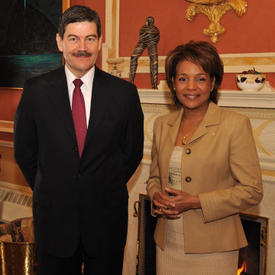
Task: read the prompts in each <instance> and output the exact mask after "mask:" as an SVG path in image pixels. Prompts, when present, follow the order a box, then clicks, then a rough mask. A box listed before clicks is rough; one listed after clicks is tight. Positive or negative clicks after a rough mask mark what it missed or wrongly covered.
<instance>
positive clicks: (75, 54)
mask: <svg viewBox="0 0 275 275" xmlns="http://www.w3.org/2000/svg"><path fill="white" fill-rule="evenodd" d="M91 55H92V54H91V53H89V52H87V51H78V52H76V53H73V56H76V57H80V56H84V57H89V56H91Z"/></svg>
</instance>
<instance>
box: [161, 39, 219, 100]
mask: <svg viewBox="0 0 275 275" xmlns="http://www.w3.org/2000/svg"><path fill="white" fill-rule="evenodd" d="M185 60H187V61H190V62H192V63H194V64H197V65H200V66H201V67H202V69H203V70H204V71H205V72H206V73H208V74H209V76H210V80H213V79H214V81H215V85H214V88H213V90H212V91H211V94H210V100H211V101H213V102H214V103H217V95H218V89H219V87H220V85H221V82H222V78H223V62H222V60H221V58H220V57H219V54H218V52H217V50H216V48H215V47H214V46H213V45H211V44H210V43H208V42H206V41H197V42H196V41H190V42H188V43H187V44H184V45H179V46H177V47H176V48H175V49H174V50H172V51H171V52H170V53H169V54H168V56H167V58H166V61H165V72H166V81H167V84H168V87H169V89H170V91H171V93H172V94H173V96H174V101H175V104H176V105H181V103H180V102H179V100H178V98H177V96H176V91H175V90H174V85H173V80H174V79H175V78H176V74H177V71H176V69H177V65H178V64H179V63H180V62H182V61H185Z"/></svg>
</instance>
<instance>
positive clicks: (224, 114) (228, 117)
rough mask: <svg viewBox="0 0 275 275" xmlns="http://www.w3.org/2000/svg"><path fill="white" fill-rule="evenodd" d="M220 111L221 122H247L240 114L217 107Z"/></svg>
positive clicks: (244, 116) (245, 117)
mask: <svg viewBox="0 0 275 275" xmlns="http://www.w3.org/2000/svg"><path fill="white" fill-rule="evenodd" d="M218 108H219V109H220V114H221V120H225V121H232V122H240V123H241V122H244V121H247V120H249V118H248V117H247V116H246V115H244V114H241V113H238V112H236V111H233V110H231V109H225V108H222V107H218Z"/></svg>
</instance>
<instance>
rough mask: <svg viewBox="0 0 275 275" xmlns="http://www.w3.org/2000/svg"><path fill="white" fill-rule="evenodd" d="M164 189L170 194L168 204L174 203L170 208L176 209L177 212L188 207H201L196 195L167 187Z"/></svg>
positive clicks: (183, 210) (181, 211)
mask: <svg viewBox="0 0 275 275" xmlns="http://www.w3.org/2000/svg"><path fill="white" fill-rule="evenodd" d="M165 191H166V192H167V193H168V194H169V195H170V196H169V198H170V205H174V206H173V207H172V208H170V209H171V210H173V211H177V212H178V213H179V214H181V213H183V212H185V211H187V210H189V209H196V208H201V204H200V200H199V197H198V196H193V195H191V194H189V193H186V192H183V191H180V190H177V189H173V188H169V187H166V188H165Z"/></svg>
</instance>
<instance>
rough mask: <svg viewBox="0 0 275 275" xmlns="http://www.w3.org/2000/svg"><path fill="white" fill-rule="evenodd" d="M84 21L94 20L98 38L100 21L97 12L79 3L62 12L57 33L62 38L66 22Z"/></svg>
mask: <svg viewBox="0 0 275 275" xmlns="http://www.w3.org/2000/svg"><path fill="white" fill-rule="evenodd" d="M84 21H88V22H94V23H95V24H96V27H97V35H98V38H99V37H100V36H101V23H100V18H99V16H98V14H97V12H96V11H94V10H91V9H90V8H88V7H85V6H80V5H76V6H72V7H70V8H68V9H67V10H65V12H64V13H63V14H62V16H61V18H60V22H59V27H58V34H59V35H60V37H61V38H62V39H63V36H64V33H65V31H66V27H67V25H68V24H70V23H75V22H84Z"/></svg>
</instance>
